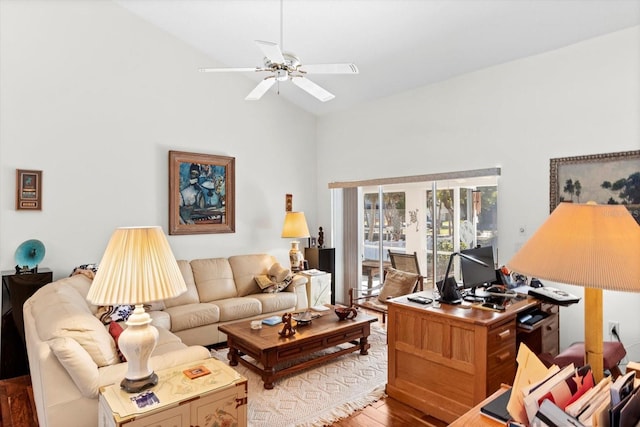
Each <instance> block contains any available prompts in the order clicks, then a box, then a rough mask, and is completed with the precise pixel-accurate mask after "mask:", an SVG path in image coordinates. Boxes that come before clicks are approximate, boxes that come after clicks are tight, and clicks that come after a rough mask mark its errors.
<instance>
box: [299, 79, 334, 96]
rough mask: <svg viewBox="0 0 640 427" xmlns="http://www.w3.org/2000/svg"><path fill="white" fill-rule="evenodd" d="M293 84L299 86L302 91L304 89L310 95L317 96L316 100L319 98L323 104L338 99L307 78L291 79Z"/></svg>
mask: <svg viewBox="0 0 640 427" xmlns="http://www.w3.org/2000/svg"><path fill="white" fill-rule="evenodd" d="M291 82H292V83H293V84H294V85H296V86H298V87H299V88H300V89H302V90H304V91H306V92H308V93H309V94H311V95H313V96H315V97H316V98H318V99H319V100H320V101H322V102H327V101H331V100H332V99H333V98H335V97H336V96H335V95H334V94H332V93H331V92H328V91H326V90H325V89H323V88H321V87H320V86H318V85H317V84H315V83H314V82H312V81H311V80H309V79H307V78H304V77H294V78H292V79H291Z"/></svg>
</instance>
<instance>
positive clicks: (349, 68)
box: [299, 64, 360, 74]
mask: <svg viewBox="0 0 640 427" xmlns="http://www.w3.org/2000/svg"><path fill="white" fill-rule="evenodd" d="M299 71H301V72H303V73H309V74H311V73H314V74H358V73H359V72H360V71H359V70H358V67H356V65H355V64H311V65H302V66H300V70H299Z"/></svg>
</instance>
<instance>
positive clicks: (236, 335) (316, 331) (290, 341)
mask: <svg viewBox="0 0 640 427" xmlns="http://www.w3.org/2000/svg"><path fill="white" fill-rule="evenodd" d="M377 320H378V318H377V317H374V316H369V315H367V314H364V313H362V312H359V313H358V316H357V317H356V318H355V319H347V320H338V317H337V316H336V315H335V313H334V312H333V308H332V309H331V311H330V312H327V313H323V315H322V316H321V317H319V318H317V319H313V321H312V322H311V323H310V324H308V325H298V326H294V327H295V328H296V334H295V335H294V336H292V337H287V338H283V337H281V336H280V335H279V334H278V332H279V331H281V330H282V326H283V325H282V323H279V324H277V325H274V326H268V325H262V329H251V322H238V323H229V324H227V325H222V326H220V328H219V329H220V331H222V332H224V333H225V334H227V345H228V346H229V354H228V355H227V357H228V359H229V364H230V365H231V366H236V365H238V362H239V363H242V364H243V365H245V366H246V367H248V368H249V369H251V370H252V371H254V372H256V373H258V374H259V375H260V376H261V377H262V381H263V382H264V388H266V389H272V388H273V382H274V381H275V380H277V379H278V378H281V377H283V376H285V375H289V374H291V373H294V372H298V371H301V370H303V369H307V368H309V367H310V366H314V365H318V364H320V363H323V362H325V361H327V360H329V359H333V358H336V357H339V356H342V355H343V354H347V353H351V352H354V351H357V350H360V354H363V355H366V354H368V350H369V347H370V344H369V342H368V337H369V334H370V332H371V328H370V326H371V323H372V322H375V321H377ZM293 323H295V322H293ZM344 343H351V344H353V345H352V346H348V347H345V348H340V349H336V351H334V352H330V353H326V354H321V355H318V356H317V357H312V358H304V359H302V358H303V357H304V356H308V355H311V354H313V353H317V352H319V351H321V350H325V349H329V348H331V347H334V346H337V345H339V344H344ZM244 355H247V356H251V357H252V358H253V359H254V360H255V361H256V363H253V362H251V361H249V360H247V359H246V358H244V357H243V356H244ZM301 359H302V360H301Z"/></svg>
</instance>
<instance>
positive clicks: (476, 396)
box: [387, 291, 558, 423]
mask: <svg viewBox="0 0 640 427" xmlns="http://www.w3.org/2000/svg"><path fill="white" fill-rule="evenodd" d="M415 295H424V296H427V297H432V295H431V292H429V291H425V292H417V293H416V294H415ZM535 308H542V309H545V307H541V303H540V302H539V301H537V300H535V299H532V298H528V299H524V300H521V301H517V302H515V303H513V304H511V305H509V306H508V308H507V310H506V311H504V312H494V311H487V310H479V309H475V308H461V307H460V306H456V305H445V304H442V305H440V307H434V306H429V305H427V306H425V305H421V304H417V303H412V302H409V301H408V300H407V297H406V296H404V297H398V298H394V299H392V300H390V301H389V314H388V324H387V336H388V345H389V362H388V383H387V394H388V395H389V396H390V397H393V398H394V399H397V400H399V401H401V402H403V403H406V404H407V405H409V406H412V407H414V408H416V409H418V410H420V411H422V412H424V413H426V414H429V415H432V416H435V417H436V418H438V419H441V420H444V421H446V422H448V423H451V422H453V421H454V420H456V419H457V418H459V417H461V416H462V415H463V414H465V413H466V412H467V411H469V410H470V409H471V408H473V407H474V406H475V405H477V404H478V403H480V402H482V401H483V400H484V399H485V398H486V397H487V396H489V395H490V394H492V393H493V392H495V391H496V390H498V389H499V388H500V386H501V385H502V384H511V383H512V382H513V378H514V376H515V373H516V352H517V345H518V342H520V341H524V342H526V343H527V345H528V346H530V347H532V346H533V347H535V349H532V350H533V351H536V350H538V349H542V348H545V349H547V350H551V352H552V354H553V349H554V348H555V349H556V350H555V351H556V352H557V342H558V329H557V327H558V313H557V306H553V307H552V308H549V307H546V309H548V310H549V311H550V312H549V317H548V318H547V319H545V321H544V322H540V325H537V326H536V328H535V329H534V330H533V331H525V330H518V329H517V327H516V316H517V314H518V313H519V312H521V311H524V310H532V309H535ZM536 341H537V342H536Z"/></svg>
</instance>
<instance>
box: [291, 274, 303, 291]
mask: <svg viewBox="0 0 640 427" xmlns="http://www.w3.org/2000/svg"><path fill="white" fill-rule="evenodd" d="M307 282H308V279H307V277H306V276H303V275H302V274H294V275H293V279H291V284H290V285H289V286H287V289H286V290H287V291H289V292H295V291H296V288H297V287H299V286H304V285H306V284H307Z"/></svg>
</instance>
